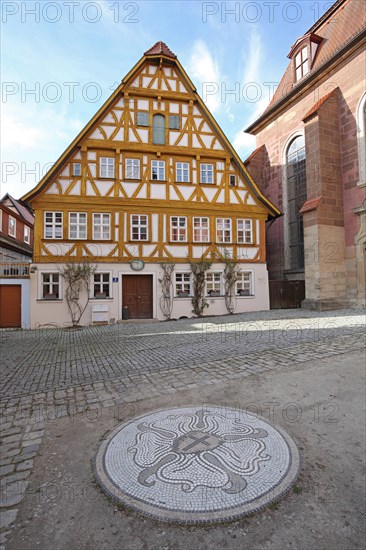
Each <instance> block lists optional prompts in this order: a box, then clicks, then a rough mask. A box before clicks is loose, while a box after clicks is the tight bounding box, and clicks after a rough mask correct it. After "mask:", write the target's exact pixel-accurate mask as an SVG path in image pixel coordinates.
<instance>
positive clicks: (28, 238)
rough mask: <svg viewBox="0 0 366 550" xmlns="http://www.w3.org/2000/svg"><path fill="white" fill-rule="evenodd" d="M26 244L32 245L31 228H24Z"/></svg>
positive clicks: (26, 226)
mask: <svg viewBox="0 0 366 550" xmlns="http://www.w3.org/2000/svg"><path fill="white" fill-rule="evenodd" d="M24 242H25V243H27V244H30V227H28V225H25V226H24Z"/></svg>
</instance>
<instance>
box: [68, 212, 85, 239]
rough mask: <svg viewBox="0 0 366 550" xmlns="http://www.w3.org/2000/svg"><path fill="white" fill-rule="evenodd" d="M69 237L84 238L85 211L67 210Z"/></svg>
mask: <svg viewBox="0 0 366 550" xmlns="http://www.w3.org/2000/svg"><path fill="white" fill-rule="evenodd" d="M69 239H86V213H85V212H69Z"/></svg>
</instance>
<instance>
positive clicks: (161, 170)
mask: <svg viewBox="0 0 366 550" xmlns="http://www.w3.org/2000/svg"><path fill="white" fill-rule="evenodd" d="M151 179H152V180H159V181H164V180H165V160H152V161H151Z"/></svg>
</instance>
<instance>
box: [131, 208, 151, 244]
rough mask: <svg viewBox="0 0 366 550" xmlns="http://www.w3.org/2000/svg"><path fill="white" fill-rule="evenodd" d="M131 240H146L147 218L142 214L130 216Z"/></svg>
mask: <svg viewBox="0 0 366 550" xmlns="http://www.w3.org/2000/svg"><path fill="white" fill-rule="evenodd" d="M131 240H132V241H147V240H148V217H147V216H146V215H144V214H131Z"/></svg>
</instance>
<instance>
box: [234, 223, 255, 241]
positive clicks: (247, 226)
mask: <svg viewBox="0 0 366 550" xmlns="http://www.w3.org/2000/svg"><path fill="white" fill-rule="evenodd" d="M237 229H238V243H240V244H252V242H253V222H252V220H237Z"/></svg>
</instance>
